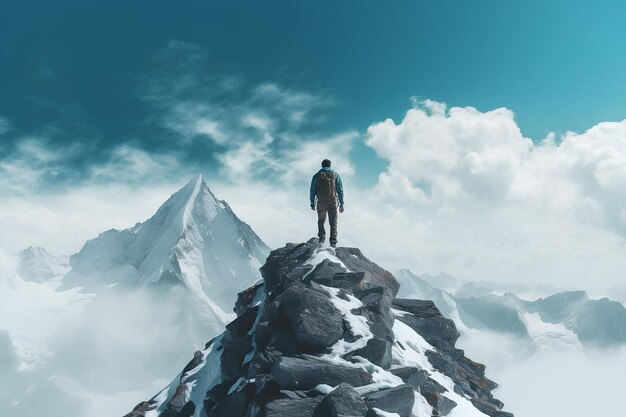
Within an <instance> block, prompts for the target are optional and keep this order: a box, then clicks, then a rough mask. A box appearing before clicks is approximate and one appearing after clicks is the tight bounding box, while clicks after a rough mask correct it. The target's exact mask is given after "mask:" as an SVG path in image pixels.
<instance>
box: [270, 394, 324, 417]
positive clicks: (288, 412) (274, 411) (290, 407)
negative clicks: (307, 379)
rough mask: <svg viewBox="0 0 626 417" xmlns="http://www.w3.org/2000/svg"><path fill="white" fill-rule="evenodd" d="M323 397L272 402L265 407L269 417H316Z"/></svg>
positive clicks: (285, 399)
mask: <svg viewBox="0 0 626 417" xmlns="http://www.w3.org/2000/svg"><path fill="white" fill-rule="evenodd" d="M321 401H322V397H317V398H296V399H294V398H283V399H278V400H274V401H271V402H269V403H267V405H266V406H265V413H266V416H267V417H314V413H315V410H316V409H317V406H318V405H319V404H320V402H321Z"/></svg>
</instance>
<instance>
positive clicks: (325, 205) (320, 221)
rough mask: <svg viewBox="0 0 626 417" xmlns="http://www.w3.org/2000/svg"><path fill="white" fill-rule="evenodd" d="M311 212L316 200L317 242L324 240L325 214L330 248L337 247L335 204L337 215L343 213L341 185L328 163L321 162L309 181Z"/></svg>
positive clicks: (339, 178) (326, 160) (326, 161)
mask: <svg viewBox="0 0 626 417" xmlns="http://www.w3.org/2000/svg"><path fill="white" fill-rule="evenodd" d="M310 198H311V210H315V202H316V200H317V236H318V237H319V242H320V243H324V241H325V240H326V230H324V223H325V222H326V214H327V213H328V222H329V223H330V246H332V247H333V248H334V247H336V246H337V203H339V213H343V184H342V183H341V177H340V176H339V174H337V173H336V172H335V171H333V170H332V169H330V161H329V160H328V159H324V160H323V161H322V169H320V170H319V171H318V172H317V173H316V174H315V175H313V179H312V180H311V193H310Z"/></svg>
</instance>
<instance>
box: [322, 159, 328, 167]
mask: <svg viewBox="0 0 626 417" xmlns="http://www.w3.org/2000/svg"><path fill="white" fill-rule="evenodd" d="M322 168H330V159H324V160H323V161H322Z"/></svg>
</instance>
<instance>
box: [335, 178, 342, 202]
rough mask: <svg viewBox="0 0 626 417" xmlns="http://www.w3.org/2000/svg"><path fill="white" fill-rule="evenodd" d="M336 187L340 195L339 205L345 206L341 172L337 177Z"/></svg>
mask: <svg viewBox="0 0 626 417" xmlns="http://www.w3.org/2000/svg"><path fill="white" fill-rule="evenodd" d="M335 189H336V190H337V196H338V197H339V205H340V206H341V207H343V183H342V182H341V176H340V175H339V174H337V179H335Z"/></svg>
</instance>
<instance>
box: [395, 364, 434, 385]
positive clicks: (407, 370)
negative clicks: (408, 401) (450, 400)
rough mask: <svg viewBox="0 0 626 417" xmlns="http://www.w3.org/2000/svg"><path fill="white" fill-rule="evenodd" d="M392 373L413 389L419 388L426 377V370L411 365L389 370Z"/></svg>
mask: <svg viewBox="0 0 626 417" xmlns="http://www.w3.org/2000/svg"><path fill="white" fill-rule="evenodd" d="M389 371H390V372H391V373H392V374H394V375H396V376H399V377H400V378H401V379H402V381H403V382H404V383H405V384H409V385H410V386H412V387H413V388H414V389H415V390H419V389H420V387H421V386H422V384H424V382H426V378H428V371H426V370H425V369H420V368H415V367H412V366H403V367H401V368H394V369H390V370H389Z"/></svg>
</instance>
